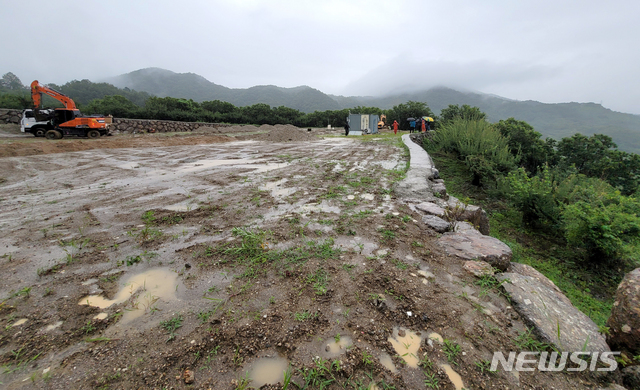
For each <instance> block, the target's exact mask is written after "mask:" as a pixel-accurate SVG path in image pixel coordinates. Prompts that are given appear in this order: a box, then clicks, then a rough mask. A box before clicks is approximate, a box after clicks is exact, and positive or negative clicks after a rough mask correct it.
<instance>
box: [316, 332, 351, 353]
mask: <svg viewBox="0 0 640 390" xmlns="http://www.w3.org/2000/svg"><path fill="white" fill-rule="evenodd" d="M351 345H353V340H351V337H349V336H340V337H334V338H331V339H329V340H326V341H325V343H324V352H323V355H324V356H325V357H328V358H333V357H337V356H339V355H342V354H343V353H345V352H347V349H348V348H349V347H350V346H351Z"/></svg>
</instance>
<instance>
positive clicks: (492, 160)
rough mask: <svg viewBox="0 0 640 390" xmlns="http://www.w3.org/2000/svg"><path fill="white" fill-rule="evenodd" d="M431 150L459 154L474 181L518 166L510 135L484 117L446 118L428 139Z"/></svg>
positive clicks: (493, 178)
mask: <svg viewBox="0 0 640 390" xmlns="http://www.w3.org/2000/svg"><path fill="white" fill-rule="evenodd" d="M425 147H426V148H427V149H429V150H442V151H444V152H450V153H454V154H456V155H457V156H458V157H459V158H460V159H461V160H464V161H465V162H466V164H467V166H468V167H469V170H470V171H471V172H472V173H473V183H474V184H476V185H480V184H481V183H483V182H486V181H487V180H492V181H495V180H496V179H497V178H498V177H499V175H501V174H504V173H506V172H509V171H510V170H511V169H513V168H515V157H514V156H513V155H512V154H511V152H510V150H509V144H508V138H506V137H504V136H503V135H502V134H500V132H499V131H497V130H496V129H495V127H494V126H493V125H491V124H490V123H488V122H486V121H484V120H469V119H463V118H462V117H454V118H453V119H449V120H448V121H447V122H445V123H444V124H443V125H442V126H441V127H440V128H439V129H438V130H437V131H436V132H435V134H434V135H433V137H432V138H431V139H430V140H428V141H427V142H426V144H425Z"/></svg>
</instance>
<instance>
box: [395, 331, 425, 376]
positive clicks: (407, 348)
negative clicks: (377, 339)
mask: <svg viewBox="0 0 640 390" xmlns="http://www.w3.org/2000/svg"><path fill="white" fill-rule="evenodd" d="M400 331H403V332H404V336H403V337H401V336H400V335H399V333H400ZM387 341H389V342H390V343H391V346H393V349H394V350H395V351H396V353H397V354H398V355H400V357H401V358H402V359H403V360H404V361H405V362H406V363H407V365H408V366H409V367H412V368H418V362H419V359H418V349H420V344H421V343H422V337H420V336H418V335H417V334H415V333H414V332H412V331H410V330H408V329H399V328H393V334H392V335H391V336H389V338H388V339H387Z"/></svg>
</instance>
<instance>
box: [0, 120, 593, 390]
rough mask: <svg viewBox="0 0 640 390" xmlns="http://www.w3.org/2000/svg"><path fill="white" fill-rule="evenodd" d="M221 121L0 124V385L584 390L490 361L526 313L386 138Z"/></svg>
mask: <svg viewBox="0 0 640 390" xmlns="http://www.w3.org/2000/svg"><path fill="white" fill-rule="evenodd" d="M314 131H315V130H314ZM317 132H318V131H316V132H315V133H314V134H317ZM233 136H234V135H233V134H227V135H225V134H215V135H210V134H206V135H202V134H195V135H194V134H190V135H174V136H166V135H162V134H144V135H140V136H138V137H134V136H129V135H122V136H114V137H108V138H101V139H98V140H79V139H63V140H59V141H44V140H43V141H40V140H34V139H32V138H26V137H25V138H19V137H14V138H15V139H13V138H11V139H9V140H7V139H6V138H3V140H2V141H3V142H2V143H1V144H0V149H1V152H2V153H4V154H2V155H3V156H8V155H11V154H10V153H13V152H12V151H16V150H27V149H28V147H31V148H32V149H33V150H38V151H39V152H38V153H34V154H33V155H29V156H22V157H3V158H0V256H1V257H0V270H1V271H2V276H3V277H2V280H0V298H1V299H2V303H1V304H0V326H1V328H0V331H1V333H0V363H1V364H2V365H3V367H2V369H1V370H0V382H1V383H2V386H4V388H8V389H21V388H46V389H88V388H96V389H134V388H135V389H138V388H155V389H162V388H173V389H186V388H194V389H236V388H247V386H253V387H256V388H258V387H261V386H263V387H262V388H273V389H280V388H282V387H283V385H282V384H283V382H284V381H285V379H284V378H283V371H285V370H288V371H289V372H290V373H291V376H292V378H291V381H292V382H291V384H290V385H289V387H288V388H289V389H296V388H314V389H315V388H328V389H367V388H378V389H424V388H440V389H454V388H461V387H462V386H464V388H467V389H488V388H491V389H494V388H496V389H507V388H509V389H516V388H518V389H579V388H593V387H594V386H595V384H596V380H595V379H594V378H592V377H589V376H587V375H586V374H579V373H567V372H563V373H544V372H537V371H536V372H522V373H520V374H517V373H515V372H513V373H509V372H503V371H498V372H497V373H489V372H488V370H487V369H488V367H487V365H486V364H487V362H488V361H490V360H491V358H492V356H493V352H494V351H504V352H505V355H506V353H507V352H508V351H520V350H521V348H520V345H519V344H517V343H516V341H515V340H516V338H517V337H518V335H519V334H521V333H522V332H523V331H524V329H525V328H524V325H523V324H522V321H521V319H520V318H519V317H518V315H517V314H516V313H515V311H514V310H513V309H512V308H511V306H510V304H509V301H508V300H507V299H506V298H505V296H504V295H503V294H502V292H501V291H500V290H499V289H497V288H492V286H491V285H487V284H486V283H485V285H484V286H481V285H479V284H478V279H477V278H475V277H474V276H472V275H470V274H468V273H466V272H465V271H463V269H462V262H461V261H460V260H458V259H456V258H452V257H449V256H447V255H445V254H444V253H443V251H441V250H440V249H438V248H437V247H436V246H435V244H434V241H435V238H436V233H434V232H433V231H431V230H429V229H427V228H426V227H424V226H423V225H422V224H421V223H420V220H421V216H420V215H417V214H416V213H414V212H412V211H411V210H410V209H409V208H408V207H407V206H406V205H404V204H402V203H401V202H400V201H398V200H397V199H395V197H394V193H393V184H394V182H396V181H397V180H400V179H402V177H403V172H404V169H405V168H406V162H407V155H406V152H405V149H404V148H403V147H402V146H401V144H400V143H399V142H398V138H394V137H390V135H389V134H387V135H384V136H368V137H367V138H366V141H365V142H363V138H362V137H359V139H357V140H356V139H354V138H353V137H352V138H349V139H345V138H344V137H328V138H324V139H321V138H318V139H317V140H315V141H304V142H267V141H264V139H265V137H264V136H262V137H258V136H256V138H259V139H262V140H260V141H256V140H251V139H250V138H251V136H250V135H246V134H244V135H243V138H244V139H245V140H241V141H238V140H237V139H235V138H233ZM9 138H10V137H9ZM36 143H38V145H39V146H37V147H36V146H25V144H29V145H35V144H36ZM65 143H66V144H65ZM43 145H44V146H43ZM78 145H84V146H82V147H80V146H78ZM86 145H89V146H86ZM115 145H119V146H115ZM123 146H127V147H124V148H123ZM68 148H77V149H71V150H78V151H73V152H70V151H69V150H67V149H68ZM85 148H86V149H89V150H84V149H85ZM60 150H64V152H63V153H54V152H58V151H60ZM7 153H9V154H7ZM25 153H26V152H25ZM18 155H19V154H18ZM456 373H457V374H456ZM456 375H459V377H458V376H456ZM249 381H251V382H249ZM278 382H279V384H276V383H278ZM454 382H455V384H454ZM269 383H270V384H269ZM462 383H464V385H462ZM305 386H306V387H305Z"/></svg>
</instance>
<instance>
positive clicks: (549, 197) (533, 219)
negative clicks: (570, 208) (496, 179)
mask: <svg viewBox="0 0 640 390" xmlns="http://www.w3.org/2000/svg"><path fill="white" fill-rule="evenodd" d="M557 186H558V183H557V180H556V179H555V177H554V175H553V174H552V173H551V172H550V170H549V167H548V166H545V167H543V168H542V169H541V170H540V171H539V172H538V174H537V175H536V176H533V177H529V176H528V175H527V172H526V170H525V169H524V168H518V170H516V171H513V172H509V174H508V175H507V176H506V177H505V178H504V179H502V180H500V190H501V192H502V193H503V194H504V195H505V197H506V198H507V199H508V200H509V201H510V202H511V204H513V205H514V206H515V207H516V208H517V209H518V210H519V211H520V212H522V220H523V222H525V223H526V224H528V225H531V226H534V227H542V226H552V227H558V225H559V223H560V217H561V207H560V203H559V201H558V199H557V196H556V188H557Z"/></svg>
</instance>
